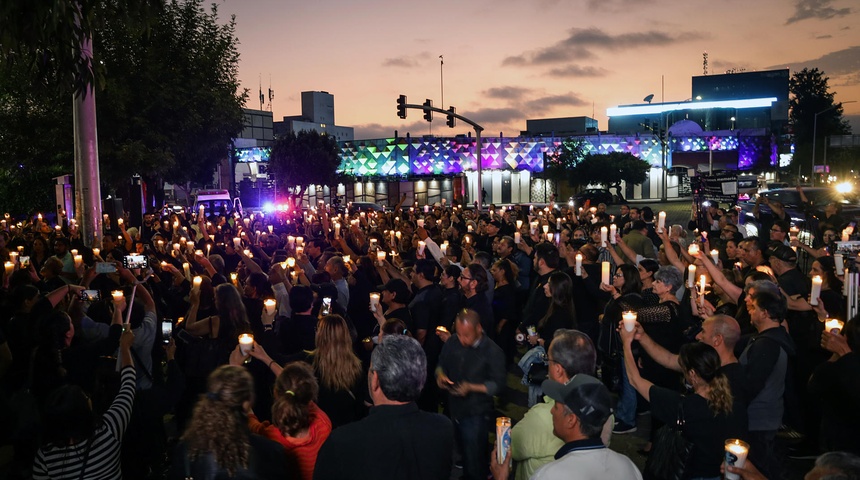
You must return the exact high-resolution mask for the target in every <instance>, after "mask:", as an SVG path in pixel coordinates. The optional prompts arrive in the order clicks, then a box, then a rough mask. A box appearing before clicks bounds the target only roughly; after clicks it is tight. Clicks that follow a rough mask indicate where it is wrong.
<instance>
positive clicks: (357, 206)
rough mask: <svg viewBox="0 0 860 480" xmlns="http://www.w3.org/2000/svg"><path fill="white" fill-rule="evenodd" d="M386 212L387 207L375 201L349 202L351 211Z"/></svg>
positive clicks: (351, 212)
mask: <svg viewBox="0 0 860 480" xmlns="http://www.w3.org/2000/svg"><path fill="white" fill-rule="evenodd" d="M371 211H372V212H384V211H385V207H383V206H382V205H380V204H378V203H373V202H352V203H351V204H349V213H350V214H353V213H355V212H371Z"/></svg>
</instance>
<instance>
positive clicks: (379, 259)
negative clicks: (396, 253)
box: [376, 250, 385, 267]
mask: <svg viewBox="0 0 860 480" xmlns="http://www.w3.org/2000/svg"><path fill="white" fill-rule="evenodd" d="M376 261H377V262H378V263H379V266H380V267H381V266H384V265H385V251H384V250H379V251H378V252H376Z"/></svg>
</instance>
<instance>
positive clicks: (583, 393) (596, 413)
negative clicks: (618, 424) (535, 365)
mask: <svg viewBox="0 0 860 480" xmlns="http://www.w3.org/2000/svg"><path fill="white" fill-rule="evenodd" d="M541 388H542V389H543V392H544V394H545V395H547V396H549V398H551V399H553V400H555V401H556V402H561V403H562V404H564V405H566V406H567V408H569V409H571V411H573V413H574V414H575V415H576V416H577V417H579V420H580V421H581V422H582V423H584V424H586V425H590V426H593V427H599V426H601V425H603V424H604V423H606V419H607V418H609V415H610V414H611V413H612V407H611V405H612V398H611V397H610V395H609V390H607V389H606V386H605V385H603V383H601V382H600V380H598V379H596V378H594V377H592V376H590V375H585V374H581V373H580V374H578V375H574V377H573V378H571V379H570V381H569V382H567V383H565V384H561V383H558V382H556V381H554V380H544V382H543V383H542V384H541Z"/></svg>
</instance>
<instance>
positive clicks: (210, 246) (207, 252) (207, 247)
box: [206, 243, 212, 258]
mask: <svg viewBox="0 0 860 480" xmlns="http://www.w3.org/2000/svg"><path fill="white" fill-rule="evenodd" d="M210 250H212V245H209V244H208V243H207V244H206V257H207V258H208V257H209V251H210Z"/></svg>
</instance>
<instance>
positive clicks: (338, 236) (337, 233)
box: [269, 222, 340, 238]
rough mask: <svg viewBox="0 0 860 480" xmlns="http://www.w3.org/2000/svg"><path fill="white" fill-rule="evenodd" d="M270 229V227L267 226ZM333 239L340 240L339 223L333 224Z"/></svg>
mask: <svg viewBox="0 0 860 480" xmlns="http://www.w3.org/2000/svg"><path fill="white" fill-rule="evenodd" d="M269 226H270V227H271V225H269ZM334 238H340V223H337V222H335V224H334Z"/></svg>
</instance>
